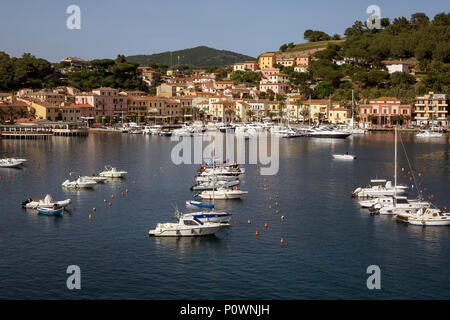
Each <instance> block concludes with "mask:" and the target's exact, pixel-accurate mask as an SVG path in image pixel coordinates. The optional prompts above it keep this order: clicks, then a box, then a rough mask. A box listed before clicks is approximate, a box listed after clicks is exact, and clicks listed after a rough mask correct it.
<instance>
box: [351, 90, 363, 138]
mask: <svg viewBox="0 0 450 320" xmlns="http://www.w3.org/2000/svg"><path fill="white" fill-rule="evenodd" d="M354 101H355V99H354V95H353V90H352V119H351V120H350V123H349V128H348V130H347V131H348V132H350V133H351V134H365V133H366V130H364V129H361V128H355V123H354V121H355V120H354V113H355V111H354V110H355V104H354Z"/></svg>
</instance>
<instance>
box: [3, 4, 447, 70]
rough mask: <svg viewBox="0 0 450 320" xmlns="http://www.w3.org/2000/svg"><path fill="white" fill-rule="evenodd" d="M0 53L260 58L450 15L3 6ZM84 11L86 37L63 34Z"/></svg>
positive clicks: (410, 7) (336, 8)
mask: <svg viewBox="0 0 450 320" xmlns="http://www.w3.org/2000/svg"><path fill="white" fill-rule="evenodd" d="M1 2H2V3H1V9H0V51H5V52H6V53H8V54H10V55H11V56H20V55H22V53H23V52H30V53H32V54H34V55H35V56H37V57H41V58H45V59H48V60H50V61H52V62H56V61H59V60H60V59H61V58H63V57H66V56H77V57H80V58H84V59H94V58H102V57H104V58H114V57H116V55H117V54H119V53H120V54H125V55H133V54H150V53H158V52H163V51H173V50H178V49H185V48H192V47H195V46H198V45H206V46H209V47H213V48H217V49H225V50H231V51H236V52H239V53H243V54H248V55H250V56H254V57H256V56H257V55H258V54H260V53H261V52H265V51H270V50H277V49H278V48H279V47H280V45H281V44H283V43H288V42H294V43H301V42H304V40H303V32H304V30H306V29H314V30H322V31H325V32H327V33H329V34H334V33H339V34H341V35H342V34H343V33H344V30H345V28H346V27H348V26H350V25H351V24H352V23H353V22H354V21H355V20H361V21H365V20H366V19H367V18H368V16H369V15H368V14H367V13H366V8H367V7H368V6H369V5H372V4H376V5H378V6H379V7H380V8H381V16H382V17H389V18H393V17H398V16H405V17H407V18H409V17H410V16H411V14H412V13H415V12H424V13H426V14H427V15H428V16H429V17H430V19H431V18H433V17H434V15H435V14H437V13H439V12H443V11H445V12H448V11H449V2H448V1H444V0H428V1H423V0H397V1H395V0H390V1H384V0H383V1H380V0H340V1H331V0H329V1H324V0H308V1H303V0H272V1H268V0H221V1H218V0H128V1H124V0H122V1H118V0H108V1H107V0H34V1H33V0H28V1H24V0H2V1H1ZM71 4H76V5H78V6H80V8H81V30H69V29H67V28H66V19H67V17H68V16H69V15H68V14H66V8H67V7H68V6H69V5H71Z"/></svg>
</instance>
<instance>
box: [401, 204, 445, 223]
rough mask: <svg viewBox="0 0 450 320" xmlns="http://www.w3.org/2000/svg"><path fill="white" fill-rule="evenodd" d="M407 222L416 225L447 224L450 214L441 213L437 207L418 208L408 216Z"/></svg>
mask: <svg viewBox="0 0 450 320" xmlns="http://www.w3.org/2000/svg"><path fill="white" fill-rule="evenodd" d="M408 222H409V223H410V224H413V225H418V226H448V225H450V215H448V214H444V213H442V211H441V210H439V209H431V208H427V209H420V210H418V211H417V213H416V214H412V215H411V216H409V217H408Z"/></svg>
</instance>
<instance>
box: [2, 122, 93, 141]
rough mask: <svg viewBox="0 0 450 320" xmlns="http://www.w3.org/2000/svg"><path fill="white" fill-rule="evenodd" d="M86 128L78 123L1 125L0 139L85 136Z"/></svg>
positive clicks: (87, 131)
mask: <svg viewBox="0 0 450 320" xmlns="http://www.w3.org/2000/svg"><path fill="white" fill-rule="evenodd" d="M88 134H89V130H88V128H87V127H85V126H82V125H80V124H78V123H54V122H53V123H50V122H48V123H39V124H27V125H23V124H22V125H1V126H0V137H2V138H6V139H47V138H48V137H51V136H66V137H70V136H87V135H88Z"/></svg>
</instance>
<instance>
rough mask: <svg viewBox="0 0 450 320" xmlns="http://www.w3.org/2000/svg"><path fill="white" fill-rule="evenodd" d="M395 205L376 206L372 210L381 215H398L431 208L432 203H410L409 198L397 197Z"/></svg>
mask: <svg viewBox="0 0 450 320" xmlns="http://www.w3.org/2000/svg"><path fill="white" fill-rule="evenodd" d="M393 200H394V201H393V203H391V204H389V205H384V206H382V205H381V204H376V205H374V206H373V207H372V208H373V209H375V210H378V213H379V214H381V215H396V214H401V213H404V212H406V211H408V212H409V213H411V212H415V211H417V210H419V209H421V208H429V207H430V206H431V203H429V202H426V201H409V200H408V198H407V197H401V196H396V197H394V198H393Z"/></svg>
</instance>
